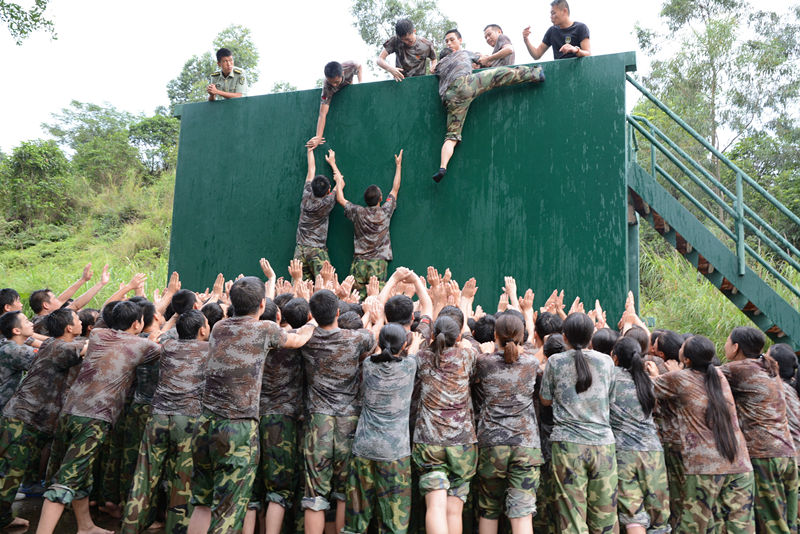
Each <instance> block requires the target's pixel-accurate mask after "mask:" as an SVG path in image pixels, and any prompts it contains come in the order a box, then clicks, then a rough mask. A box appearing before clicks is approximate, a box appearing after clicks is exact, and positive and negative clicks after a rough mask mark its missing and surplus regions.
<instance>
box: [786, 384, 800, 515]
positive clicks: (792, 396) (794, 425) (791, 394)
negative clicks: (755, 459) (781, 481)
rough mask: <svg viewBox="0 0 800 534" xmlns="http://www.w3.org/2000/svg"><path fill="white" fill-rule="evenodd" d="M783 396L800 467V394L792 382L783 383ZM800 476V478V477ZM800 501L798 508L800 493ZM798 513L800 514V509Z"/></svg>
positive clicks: (799, 481) (799, 466)
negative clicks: (799, 394)
mask: <svg viewBox="0 0 800 534" xmlns="http://www.w3.org/2000/svg"><path fill="white" fill-rule="evenodd" d="M783 396H784V398H785V399H786V419H787V421H788V422H789V432H791V434H792V441H794V450H795V457H794V458H795V461H796V462H797V465H798V468H800V396H798V394H797V390H796V389H795V388H794V384H792V383H790V382H784V383H783ZM798 478H799V479H800V477H798ZM798 486H800V480H798ZM799 489H800V488H799ZM798 503H799V504H798V509H800V495H799V496H798ZM798 513H799V514H800V511H799V512H798Z"/></svg>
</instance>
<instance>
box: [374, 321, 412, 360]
mask: <svg viewBox="0 0 800 534" xmlns="http://www.w3.org/2000/svg"><path fill="white" fill-rule="evenodd" d="M405 343H406V329H405V328H403V327H402V326H400V325H399V324H397V323H389V324H387V325H385V326H384V327H383V328H381V332H380V334H379V335H378V347H380V349H381V353H380V354H375V355H373V356H372V357H370V360H372V361H373V362H375V363H381V362H389V361H400V359H401V358H400V357H399V354H400V351H402V350H403V345H405Z"/></svg>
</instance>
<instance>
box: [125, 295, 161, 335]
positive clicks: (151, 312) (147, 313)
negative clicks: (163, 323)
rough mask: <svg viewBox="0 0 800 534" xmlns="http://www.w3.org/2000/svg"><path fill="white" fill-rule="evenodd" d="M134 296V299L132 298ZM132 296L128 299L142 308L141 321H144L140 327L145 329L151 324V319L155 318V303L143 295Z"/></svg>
mask: <svg viewBox="0 0 800 534" xmlns="http://www.w3.org/2000/svg"><path fill="white" fill-rule="evenodd" d="M134 298H135V299H136V300H134ZM134 298H132V299H129V300H130V301H131V302H135V303H136V304H138V305H139V306H140V307H141V308H142V322H143V323H144V326H143V328H142V329H145V328H147V327H148V326H150V325H151V324H153V321H154V320H155V318H156V305H155V304H153V303H152V302H150V301H149V300H147V299H146V298H144V297H134Z"/></svg>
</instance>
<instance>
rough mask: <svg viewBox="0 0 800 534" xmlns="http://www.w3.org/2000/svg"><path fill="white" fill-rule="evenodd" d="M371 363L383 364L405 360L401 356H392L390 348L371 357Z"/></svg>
mask: <svg viewBox="0 0 800 534" xmlns="http://www.w3.org/2000/svg"><path fill="white" fill-rule="evenodd" d="M369 359H370V361H372V362H374V363H383V362H399V361H400V360H402V359H403V358H401V357H399V356H395V355H394V354H392V351H391V350H389V347H386V348H385V349H383V350H382V351H381V352H380V354H373V355H372V356H370V357H369Z"/></svg>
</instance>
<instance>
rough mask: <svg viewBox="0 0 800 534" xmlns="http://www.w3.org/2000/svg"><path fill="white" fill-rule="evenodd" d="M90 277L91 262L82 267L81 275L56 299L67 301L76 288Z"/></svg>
mask: <svg viewBox="0 0 800 534" xmlns="http://www.w3.org/2000/svg"><path fill="white" fill-rule="evenodd" d="M91 279H92V264H91V263H87V264H86V266H85V267H84V268H83V273H82V274H81V277H80V278H78V280H76V281H75V283H74V284H72V285H71V286H69V287H68V288H67V289H65V290H64V291H63V292H62V293H61V294H60V295H59V296H58V300H60V301H61V302H66V301H68V300H69V299H71V298H72V296H73V295H74V294H75V293H76V292H77V291H78V289H80V288H81V286H82V285H83V284H85V283H86V282H88V281H89V280H91Z"/></svg>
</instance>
